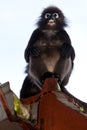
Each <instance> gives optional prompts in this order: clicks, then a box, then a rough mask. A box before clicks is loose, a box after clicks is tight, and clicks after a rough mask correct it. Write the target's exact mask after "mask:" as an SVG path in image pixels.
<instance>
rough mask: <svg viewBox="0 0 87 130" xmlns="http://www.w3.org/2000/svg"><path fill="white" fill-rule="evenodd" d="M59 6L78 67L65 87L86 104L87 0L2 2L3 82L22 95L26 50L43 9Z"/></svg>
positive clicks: (0, 59)
mask: <svg viewBox="0 0 87 130" xmlns="http://www.w3.org/2000/svg"><path fill="white" fill-rule="evenodd" d="M49 5H56V6H57V7H59V8H60V9H61V10H62V11H63V13H64V14H65V16H66V18H67V21H68V25H69V27H68V28H66V30H67V32H68V34H69V35H70V37H71V41H72V44H73V46H74V48H75V51H76V58H75V67H74V70H73V72H72V75H71V78H70V81H69V83H68V85H67V86H66V88H67V89H68V90H69V91H70V92H71V93H72V94H73V95H75V96H76V97H78V98H79V99H81V100H83V101H85V102H87V82H86V81H87V45H86V44H87V39H86V38H87V36H86V35H87V0H82V1H81V0H32V1H30V0H14V1H13V0H0V82H1V83H4V82H6V81H9V82H10V86H11V89H12V90H13V91H14V92H15V93H16V94H17V95H19V92H20V89H21V86H22V82H23V79H24V78H25V76H26V75H25V74H24V70H25V66H26V62H25V59H24V50H25V48H26V45H27V43H28V40H29V38H30V36H31V34H32V32H33V30H34V29H35V28H36V22H37V20H38V18H39V16H40V13H41V12H42V10H43V9H44V8H45V7H47V6H49Z"/></svg>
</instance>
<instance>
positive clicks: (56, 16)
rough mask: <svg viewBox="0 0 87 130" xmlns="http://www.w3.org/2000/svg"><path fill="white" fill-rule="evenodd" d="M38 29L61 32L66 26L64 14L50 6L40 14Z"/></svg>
mask: <svg viewBox="0 0 87 130" xmlns="http://www.w3.org/2000/svg"><path fill="white" fill-rule="evenodd" d="M38 26H39V28H40V29H43V30H44V29H54V30H61V29H62V28H64V27H65V26H67V24H66V21H65V17H64V14H63V13H62V11H61V10H60V9H59V8H57V7H55V6H50V7H48V8H45V9H44V10H43V12H42V14H41V17H40V20H39V21H38Z"/></svg>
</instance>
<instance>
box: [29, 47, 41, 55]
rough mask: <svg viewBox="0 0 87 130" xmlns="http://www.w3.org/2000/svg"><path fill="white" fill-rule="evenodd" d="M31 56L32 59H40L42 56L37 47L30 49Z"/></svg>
mask: <svg viewBox="0 0 87 130" xmlns="http://www.w3.org/2000/svg"><path fill="white" fill-rule="evenodd" d="M29 55H30V56H32V57H38V56H39V55H40V50H39V49H38V48H37V47H30V48H29Z"/></svg>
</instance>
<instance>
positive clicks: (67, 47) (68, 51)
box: [60, 30, 75, 61]
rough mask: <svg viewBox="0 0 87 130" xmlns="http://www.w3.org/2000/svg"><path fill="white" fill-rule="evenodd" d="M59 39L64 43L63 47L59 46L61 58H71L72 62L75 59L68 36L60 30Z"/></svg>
mask: <svg viewBox="0 0 87 130" xmlns="http://www.w3.org/2000/svg"><path fill="white" fill-rule="evenodd" d="M60 37H61V39H62V40H63V41H64V43H63V45H62V46H61V50H60V52H61V56H62V57H63V58H69V57H71V59H72V61H73V60H74V58H75V51H74V48H73V46H72V45H71V40H70V37H69V35H68V34H67V32H66V31H65V30H62V31H61V32H60Z"/></svg>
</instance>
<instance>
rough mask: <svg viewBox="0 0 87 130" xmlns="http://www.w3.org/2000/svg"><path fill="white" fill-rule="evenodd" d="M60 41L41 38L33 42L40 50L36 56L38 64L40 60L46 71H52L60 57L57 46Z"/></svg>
mask: <svg viewBox="0 0 87 130" xmlns="http://www.w3.org/2000/svg"><path fill="white" fill-rule="evenodd" d="M61 44H62V43H61V42H60V41H59V40H57V41H54V40H52V41H51V40H49V41H48V40H47V41H46V40H41V41H39V42H37V43H36V44H35V46H36V47H37V48H38V49H39V50H40V55H39V56H38V57H37V58H36V59H37V61H38V64H39V63H40V62H42V63H43V64H44V66H45V67H46V68H47V71H50V72H53V71H54V69H55V66H56V65H57V63H58V61H59V58H60V51H59V47H60V45H61Z"/></svg>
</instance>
